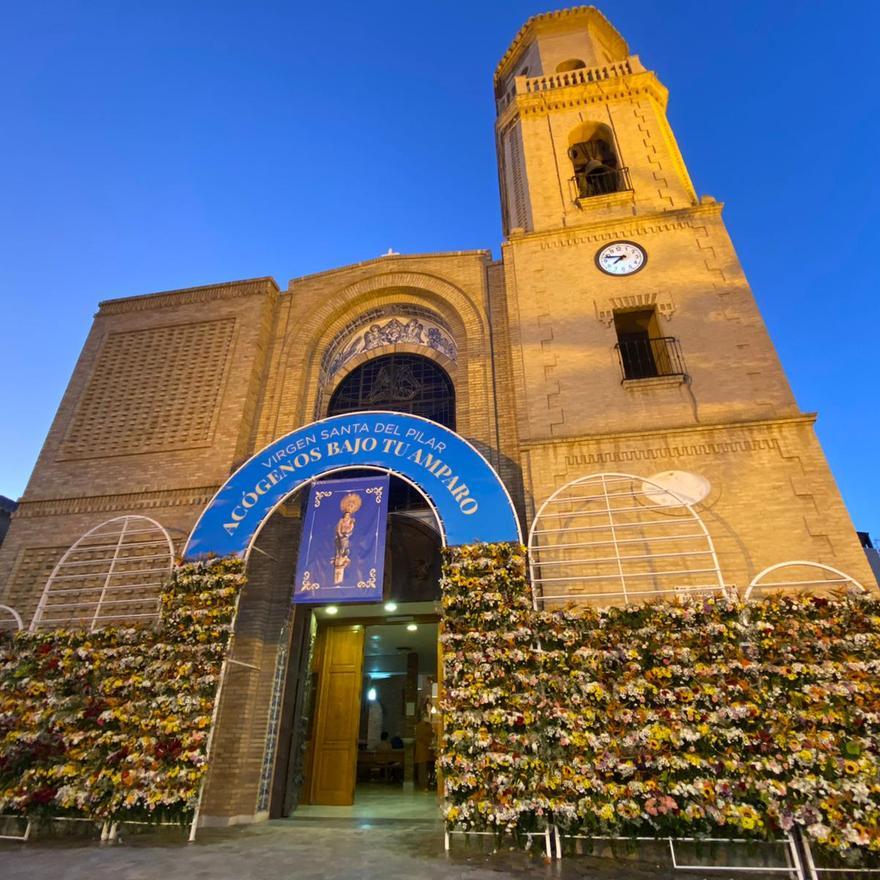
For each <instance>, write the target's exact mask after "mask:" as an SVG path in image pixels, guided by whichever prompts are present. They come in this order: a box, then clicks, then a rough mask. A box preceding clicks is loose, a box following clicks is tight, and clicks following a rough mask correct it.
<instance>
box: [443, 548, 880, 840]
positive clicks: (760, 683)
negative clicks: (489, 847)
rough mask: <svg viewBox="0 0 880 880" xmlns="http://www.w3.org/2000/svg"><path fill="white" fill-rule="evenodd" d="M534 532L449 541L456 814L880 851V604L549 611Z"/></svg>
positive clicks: (589, 831)
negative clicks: (528, 538) (794, 839)
mask: <svg viewBox="0 0 880 880" xmlns="http://www.w3.org/2000/svg"><path fill="white" fill-rule="evenodd" d="M525 565H526V557H525V550H524V548H522V547H520V546H517V545H507V544H504V545H499V544H496V545H475V546H471V547H456V548H450V549H448V550H447V551H445V558H444V581H443V595H444V598H443V602H444V608H445V612H446V620H445V624H444V635H443V643H444V650H445V653H444V657H445V670H446V672H445V675H446V682H445V685H446V690H445V705H444V711H445V713H446V716H445V717H446V727H445V734H444V748H443V757H442V758H441V766H442V768H443V772H444V779H445V784H446V796H447V807H446V820H447V823H448V825H450V826H459V827H463V828H471V829H476V830H496V831H507V832H514V833H522V832H525V831H531V830H535V829H536V828H540V827H542V826H543V825H544V824H546V823H553V824H555V825H556V826H558V827H560V828H561V829H562V830H564V831H566V832H571V833H578V834H584V835H588V836H589V835H595V836H598V835H613V836H617V835H620V836H635V835H645V834H647V835H657V836H667V835H672V836H688V837H691V836H727V837H737V838H743V837H745V838H758V839H770V838H773V837H778V836H779V835H780V833H782V832H785V831H788V830H790V829H792V828H794V827H795V826H797V827H799V828H800V829H801V830H802V831H803V833H805V834H807V835H808V837H809V839H810V840H811V841H813V842H815V844H817V845H818V846H819V847H820V848H824V849H825V850H827V851H830V852H832V853H834V854H837V855H843V856H854V855H857V854H859V853H864V852H874V853H877V852H880V651H878V649H880V601H878V598H877V597H876V595H874V596H870V597H868V596H853V595H847V596H841V597H839V598H835V599H825V598H817V597H811V596H806V595H799V596H791V595H788V596H785V595H775V596H771V597H769V598H767V599H763V600H760V601H756V602H750V603H748V604H743V603H741V602H739V601H737V600H734V599H731V598H721V597H715V598H702V599H700V598H697V599H685V600H682V601H676V602H665V603H658V604H651V605H644V606H640V607H628V608H610V609H605V610H597V609H594V608H590V607H580V608H576V609H575V608H569V609H565V610H559V611H534V610H533V609H532V603H531V593H530V590H529V587H528V581H527V578H526V573H525Z"/></svg>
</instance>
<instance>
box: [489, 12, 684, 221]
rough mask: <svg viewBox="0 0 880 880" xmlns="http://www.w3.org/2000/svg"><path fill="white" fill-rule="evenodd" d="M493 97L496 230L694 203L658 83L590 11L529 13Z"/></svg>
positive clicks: (497, 73)
mask: <svg viewBox="0 0 880 880" xmlns="http://www.w3.org/2000/svg"><path fill="white" fill-rule="evenodd" d="M495 98H496V107H497V113H498V116H497V122H496V137H497V143H498V159H499V166H500V169H501V192H502V206H503V218H504V231H505V234H508V235H509V234H511V233H512V232H515V231H517V230H523V231H524V232H540V231H543V230H547V229H555V228H560V227H571V226H579V225H584V224H587V223H591V222H595V220H596V219H598V218H603V217H604V218H608V217H616V216H632V215H634V214H649V213H654V212H657V211H664V210H675V209H678V208H684V207H688V206H690V205H694V204H696V196H695V194H694V188H693V186H692V184H691V181H690V178H689V177H688V173H687V169H686V168H685V165H684V162H683V161H682V157H681V153H680V152H679V149H678V145H677V144H676V142H675V137H674V136H673V134H672V130H671V129H670V127H669V123H668V122H667V120H666V103H667V98H668V92H667V90H666V88H664V86H663V85H662V84H661V83H660V81H659V80H658V79H657V76H656V75H655V74H654V73H652V72H650V71H648V70H645V68H644V67H643V65H642V63H641V61H640V60H639V57H638V55H631V54H630V52H629V47H628V46H627V44H626V41H625V40H624V39H623V37H621V36H620V34H619V33H618V32H617V31H616V30H615V29H614V28H613V27H612V26H611V24H610V23H609V22H608V20H607V19H606V18H605V17H604V16H603V15H602V13H601V12H599V11H598V10H597V9H595V8H593V7H591V6H581V7H577V8H575V9H568V10H564V11H561V12H554V13H549V14H546V15H538V16H535V17H534V18H531V19H529V21H528V22H527V23H526V25H525V26H524V27H523V28H522V30H521V31H520V32H519V34H517V36H516V38H515V39H514V41H513V43H512V44H511V46H510V48H509V49H508V50H507V52H506V53H505V55H504V57H503V58H502V59H501V63H500V64H499V65H498V69H497V70H496V71H495Z"/></svg>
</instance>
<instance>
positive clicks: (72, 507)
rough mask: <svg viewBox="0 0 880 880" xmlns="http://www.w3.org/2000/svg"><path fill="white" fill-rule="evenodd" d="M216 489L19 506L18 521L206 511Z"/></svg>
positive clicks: (134, 493) (132, 494)
mask: <svg viewBox="0 0 880 880" xmlns="http://www.w3.org/2000/svg"><path fill="white" fill-rule="evenodd" d="M217 488H218V487H217V486H198V487H195V488H192V489H162V490H159V491H156V492H132V493H130V494H125V495H91V496H85V497H81V498H53V499H50V500H46V501H27V500H24V501H22V502H21V504H19V506H18V510H16V512H15V518H16V519H28V518H29V517H35V516H63V515H66V514H68V515H69V514H77V513H105V512H109V511H114V510H124V511H131V510H150V509H152V508H156V507H192V506H198V507H204V506H205V505H206V504H207V503H208V502H209V501H210V500H211V498H213V497H214V493H215V492H216V491H217Z"/></svg>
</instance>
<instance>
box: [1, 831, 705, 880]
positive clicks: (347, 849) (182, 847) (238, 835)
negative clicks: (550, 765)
mask: <svg viewBox="0 0 880 880" xmlns="http://www.w3.org/2000/svg"><path fill="white" fill-rule="evenodd" d="M491 847H492V844H491V843H490V842H489V840H488V839H483V840H479V841H478V840H475V839H474V838H471V844H470V845H468V844H467V843H466V842H465V841H464V839H463V838H457V839H454V841H453V845H452V851H451V853H450V854H449V855H447V854H446V853H444V851H443V834H442V830H441V829H440V827H439V826H438V825H435V824H433V823H428V822H400V821H396V822H387V823H381V822H376V823H374V824H370V825H367V824H365V823H360V824H359V823H357V822H356V821H353V820H345V821H343V820H322V821H317V820H311V821H310V820H300V821H278V822H268V823H263V824H261V825H254V826H242V827H238V828H230V829H223V830H205V831H202V832H200V835H199V840H198V842H197V843H195V844H187V843H185V842H184V838H183V835H182V834H181V835H180V836H177V835H176V832H175V833H169V832H162V833H159V834H156V833H155V832H149V833H144V834H137V835H132V836H127V835H124V836H123V840H122V841H121V842H120V843H116V844H103V845H102V844H100V843H98V842H96V841H93V840H85V839H81V838H74V839H71V838H68V839H64V840H58V839H55V840H48V839H45V838H44V839H42V840H41V839H39V838H38V839H36V840H33V841H31V842H29V843H27V844H21V843H12V842H9V841H0V877H2V878H3V880H24V878H27V880H43V878H46V880H49V878H51V880H104V878H108V880H201V878H211V880H225V878H235V880H281V878H288V877H289V878H305V880H310V878H321V880H413V878H415V880H499V878H501V877H515V878H522V880H531V878H548V880H549V878H553V880H575V878H602V880H642V878H646V880H647V878H652V880H656V878H664V880H665V878H669V877H671V876H672V872H671V871H669V870H668V868H662V869H661V868H659V867H658V866H657V865H649V864H645V863H639V862H629V861H628V862H615V861H613V860H611V859H607V860H606V859H597V858H591V857H578V858H572V859H566V860H565V861H563V862H562V863H559V862H555V863H546V862H545V860H544V858H543V853H541V852H536V853H531V854H530V853H524V852H522V851H516V850H514V851H509V850H508V851H501V852H495V853H493V852H491ZM481 850H483V851H482V852H481ZM678 876H679V877H681V875H678ZM691 876H694V875H693V874H692V875H691ZM697 876H701V875H697Z"/></svg>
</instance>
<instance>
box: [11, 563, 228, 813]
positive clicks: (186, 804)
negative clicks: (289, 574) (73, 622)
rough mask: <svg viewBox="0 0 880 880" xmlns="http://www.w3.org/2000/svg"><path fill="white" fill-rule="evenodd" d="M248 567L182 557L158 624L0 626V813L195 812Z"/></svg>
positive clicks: (173, 575)
mask: <svg viewBox="0 0 880 880" xmlns="http://www.w3.org/2000/svg"><path fill="white" fill-rule="evenodd" d="M243 568H244V566H243V563H242V562H241V560H238V559H213V560H208V561H206V562H200V563H193V564H187V565H182V566H179V567H178V568H176V569H175V570H174V572H173V574H172V577H171V580H170V582H169V583H168V585H167V586H166V588H165V590H164V591H163V594H162V597H161V602H162V616H161V623H160V624H159V625H158V626H147V625H145V626H140V627H108V628H103V629H100V630H96V631H94V632H87V631H83V630H47V631H43V632H36V633H26V632H25V633H17V634H15V635H14V636H13V635H6V636H2V637H0V813H15V814H19V815H28V816H32V815H34V814H39V813H43V814H47V815H76V816H87V817H94V818H101V819H107V818H112V819H116V820H119V819H126V818H128V819H144V818H157V819H158V818H162V819H179V820H180V821H184V820H185V819H187V818H188V817H190V816H191V815H192V812H193V810H194V808H195V805H196V801H197V799H198V793H199V787H200V784H201V781H202V778H203V776H204V775H205V772H206V769H207V765H206V752H207V740H208V734H209V729H210V725H211V717H212V712H213V707H214V697H215V694H216V690H217V686H218V683H219V677H220V670H221V665H222V662H223V658H224V656H225V652H226V643H227V641H228V639H229V636H230V633H231V631H232V625H233V617H234V613H235V605H236V597H237V594H238V591H239V589H240V588H241V586H242V584H243V583H244V575H243Z"/></svg>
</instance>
